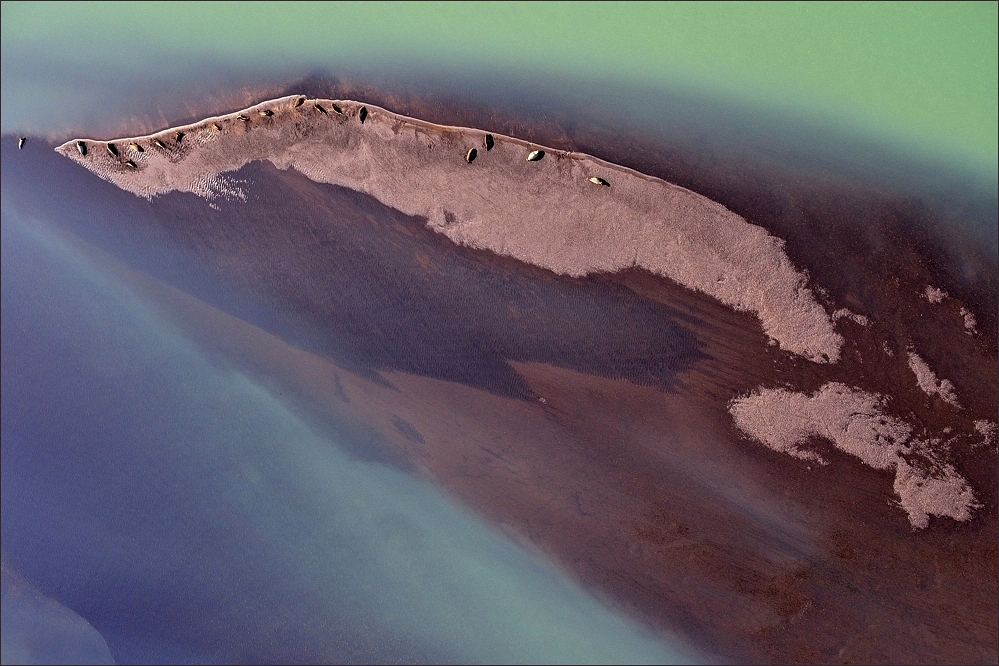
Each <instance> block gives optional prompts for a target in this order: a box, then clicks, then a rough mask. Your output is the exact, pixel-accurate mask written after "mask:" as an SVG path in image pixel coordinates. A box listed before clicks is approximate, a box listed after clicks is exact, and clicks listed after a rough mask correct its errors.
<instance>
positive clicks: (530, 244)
mask: <svg viewBox="0 0 999 666" xmlns="http://www.w3.org/2000/svg"><path fill="white" fill-rule="evenodd" d="M298 99H299V98H298V97H297V96H294V97H284V98H280V99H275V100H271V101H268V102H264V103H262V104H258V105H256V106H254V107H251V108H249V109H245V110H243V111H240V112H237V113H233V114H229V115H226V116H220V117H216V118H208V119H206V120H204V121H201V122H199V123H196V124H193V125H188V126H184V127H179V128H172V129H170V130H164V131H162V132H159V133H157V134H153V135H148V136H142V137H132V138H122V139H118V140H116V141H115V144H116V146H117V147H118V150H119V153H120V154H119V156H118V157H115V156H113V155H111V154H110V153H109V152H108V151H107V149H106V148H105V144H104V143H103V142H98V141H93V140H90V139H86V140H84V141H85V142H86V144H87V145H88V151H87V155H86V156H83V155H81V154H80V153H79V152H78V150H77V148H76V142H77V141H78V140H77V139H74V140H73V141H69V142H67V143H65V144H63V145H62V146H60V147H58V148H57V150H58V151H59V152H60V153H62V154H64V155H66V156H67V157H69V158H70V159H73V160H75V161H76V162H78V163H80V164H82V165H84V166H85V167H86V168H88V169H90V170H91V171H93V172H94V173H96V174H98V175H99V176H100V177H102V178H105V179H107V180H109V181H110V182H112V183H114V184H115V185H117V186H119V187H121V188H123V189H125V190H127V191H130V192H133V193H134V194H136V195H138V196H142V197H147V198H152V197H155V196H157V195H162V194H165V193H167V192H171V191H180V192H192V193H195V194H198V195H200V196H203V197H206V198H209V199H215V198H219V197H222V198H228V199H243V198H245V197H246V196H247V194H248V192H249V191H250V190H249V189H247V188H245V187H242V186H241V185H240V184H238V183H235V182H234V180H233V179H232V178H231V176H227V175H226V174H227V173H228V172H232V171H235V170H237V169H239V168H240V167H242V166H243V165H245V164H247V163H248V162H251V161H253V160H270V161H271V162H272V163H273V164H275V165H276V166H277V167H278V168H281V169H289V168H294V169H296V170H298V171H299V172H301V173H302V174H304V175H306V176H307V177H309V178H311V179H313V180H315V181H318V182H321V183H329V184H332V185H339V186H342V187H346V188H350V189H352V190H357V191H360V192H364V193H366V194H369V195H371V196H373V197H375V198H376V199H378V200H379V201H381V202H382V203H384V204H386V205H388V206H391V207H394V208H397V209H399V210H401V211H402V212H404V213H406V214H409V215H417V216H423V217H425V218H427V220H428V225H429V226H430V228H432V229H434V230H435V231H438V232H440V233H442V234H444V235H446V236H447V237H448V238H450V239H451V240H452V241H454V242H455V243H459V244H462V245H467V246H471V247H476V248H483V249H489V250H492V251H494V252H497V253H499V254H504V255H509V256H511V257H515V258H517V259H519V260H521V261H524V262H528V263H531V264H534V265H536V266H541V267H543V268H547V269H550V270H552V271H554V272H556V273H560V274H566V275H571V276H583V275H586V274H588V273H596V272H614V271H619V270H622V269H625V268H629V267H641V268H645V269H648V270H649V271H651V272H653V273H655V274H657V275H660V276H663V277H666V278H669V279H671V280H674V281H676V282H678V283H679V284H681V285H684V286H686V287H688V288H691V289H695V290H697V291H700V292H703V293H705V294H708V295H709V296H712V297H714V298H716V299H718V300H719V301H721V302H722V303H724V304H725V305H727V306H730V307H732V308H734V309H736V310H740V311H744V312H751V313H754V314H755V315H756V316H757V317H758V318H759V320H760V322H761V323H762V325H763V329H764V331H765V332H766V333H767V335H768V336H770V338H771V339H773V340H774V341H776V342H777V343H778V344H779V345H780V347H781V348H782V349H784V350H787V351H789V352H792V353H794V354H798V355H800V356H802V357H804V358H807V359H809V360H811V361H815V362H817V363H827V362H835V361H837V360H838V359H839V358H840V350H841V347H842V344H843V338H842V336H841V335H840V334H839V333H837V332H836V331H835V330H834V324H833V321H832V319H831V318H830V315H829V313H827V311H826V310H825V308H824V307H823V306H822V305H820V304H819V303H818V302H817V301H816V299H815V296H814V293H813V290H812V289H811V288H810V287H809V286H808V278H807V275H806V274H805V273H804V272H803V271H800V270H798V269H796V268H795V267H794V266H793V265H792V264H791V262H790V260H789V259H788V257H787V255H786V253H785V252H784V242H783V241H782V240H781V239H779V238H776V237H774V236H772V235H770V234H769V233H767V232H766V231H765V230H764V229H763V228H761V227H759V226H756V225H753V224H750V223H749V222H747V221H746V220H744V219H743V218H741V217H740V216H738V215H736V214H735V213H733V212H732V211H729V210H727V209H726V208H724V207H723V206H721V205H719V204H717V203H715V202H713V201H711V200H709V199H707V198H705V197H703V196H700V195H698V194H696V193H694V192H691V191H689V190H686V189H684V188H682V187H678V186H676V185H672V184H670V183H667V182H665V181H663V180H660V179H657V178H652V177H649V176H646V175H643V174H640V173H638V172H635V171H632V170H630V169H626V168H624V167H620V166H617V165H614V164H610V163H608V162H604V161H602V160H599V159H596V158H594V157H590V156H588V155H585V154H581V153H567V152H562V151H558V150H554V149H551V148H547V147H543V146H538V145H535V144H530V143H527V142H525V141H521V140H519V139H515V138H512V137H508V136H503V135H500V134H493V137H494V139H495V145H494V147H493V148H492V150H486V149H485V146H484V143H483V140H484V137H485V135H486V132H485V131H482V130H477V129H469V128H460V127H448V126H440V125H434V124H431V123H427V122H423V121H420V120H416V119H413V118H408V117H405V116H401V115H398V114H395V113H391V112H389V111H386V110H385V109H381V108H379V107H376V106H372V105H366V109H367V111H368V113H367V117H366V118H365V120H364V122H363V123H362V122H361V121H360V117H359V116H360V114H359V112H360V109H361V108H362V107H365V105H363V104H361V103H359V102H353V101H347V100H313V99H308V100H305V101H304V103H302V104H301V105H299V106H296V105H295V102H296V100H298ZM317 103H318V104H319V105H320V106H321V107H322V108H323V109H325V110H326V113H325V114H324V113H322V112H320V111H319V110H317V109H316V107H315V105H316V104H317ZM334 105H335V106H337V107H339V108H340V109H341V110H342V112H343V113H342V114H338V113H336V112H335V111H334ZM267 112H271V113H272V115H266V113H267ZM240 116H241V117H242V118H245V119H247V120H245V121H244V120H241V119H239V117H240ZM178 132H183V133H184V137H183V139H182V140H181V141H180V142H179V143H178V142H177V139H176V137H177V133H178ZM154 140H159V141H162V142H163V144H164V145H165V148H161V147H157V146H156V145H155V144H154ZM133 142H134V143H136V144H137V145H139V146H141V147H142V148H143V151H142V152H139V151H138V150H136V149H135V148H131V147H129V144H130V143H133ZM473 147H474V148H476V149H477V157H476V159H475V160H474V161H473V162H471V163H469V162H467V161H466V155H467V154H468V151H469V149H470V148H473ZM537 149H541V150H544V152H545V156H544V158H543V159H541V160H540V161H535V162H529V161H527V155H528V154H529V153H530V152H531V151H533V150H537ZM126 160H131V161H132V163H133V164H134V167H133V166H131V165H128V164H127V163H126ZM593 176H597V177H599V178H602V179H604V180H605V181H606V182H607V183H609V185H610V186H609V187H607V186H604V185H600V184H594V183H592V182H590V181H589V178H590V177H593Z"/></svg>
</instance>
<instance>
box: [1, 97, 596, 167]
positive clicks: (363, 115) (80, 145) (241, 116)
mask: <svg viewBox="0 0 999 666" xmlns="http://www.w3.org/2000/svg"><path fill="white" fill-rule="evenodd" d="M306 101H307V100H306V98H305V97H296V98H295V100H294V101H293V102H292V103H291V106H292V108H293V109H298V108H300V107H302V106H303V105H304V104H305V102H306ZM330 108H331V109H332V110H333V112H334V113H336V114H337V115H338V116H342V115H344V112H343V109H342V108H340V106H339V105H337V103H336V102H330ZM312 109H313V110H314V111H316V112H317V113H320V114H322V115H324V116H328V115H329V111H328V110H327V108H326V107H325V106H323V105H322V104H320V103H319V100H315V101H314V102H313V103H312ZM257 115H259V116H260V117H261V118H269V117H271V116H273V115H274V111H272V110H271V109H260V110H258V111H257ZM367 117H368V107H366V106H362V107H361V108H360V109H358V112H357V119H358V120H359V121H360V122H361V124H363V123H364V121H365V120H366V119H367ZM235 119H236V120H238V121H240V122H242V123H245V124H249V123H250V122H251V118H250V116H249V115H247V114H246V113H238V114H236V116H235ZM212 127H213V128H214V129H215V131H217V132H221V131H222V126H221V125H220V124H219V123H218V122H213V123H212ZM174 139H175V141H176V142H177V143H178V144H179V143H180V142H181V141H182V140H183V139H184V133H183V132H177V133H175V134H174ZM26 140H27V139H26V138H24V137H21V138H20V139H19V140H18V144H17V147H18V148H23V147H24V144H25V141H26ZM152 144H153V145H154V146H155V147H157V148H159V149H161V150H166V149H167V146H166V144H165V143H164V142H163V141H162V140H161V139H159V138H154V139H152ZM482 145H483V147H484V148H485V149H486V151H487V152H488V151H490V150H492V149H493V146H495V145H496V141H495V139H494V138H493V135H492V134H486V135H485V136H484V137H483V140H482ZM105 146H106V148H107V151H108V153H109V154H110V155H111V156H112V157H114V158H116V159H120V158H121V154H120V152H119V150H118V147H117V146H116V145H115V144H114V143H111V142H108V143H106V144H105ZM128 147H129V148H130V149H131V150H132V151H134V152H136V153H142V152H145V150H144V149H143V147H142V146H141V145H140V144H139V143H138V142H135V141H132V142H130V143H129V144H128ZM76 149H77V150H78V151H79V153H80V155H81V156H83V157H86V156H87V143H86V142H85V141H77V142H76ZM478 155H479V151H478V149H477V148H469V149H468V151H467V152H466V153H465V161H466V162H468V163H469V164H471V163H472V162H474V161H475V158H476V157H478ZM544 157H545V151H544V150H541V149H540V148H539V149H535V150H532V151H530V152H529V153H528V154H527V161H528V162H540V161H541V160H542V159H544ZM124 165H125V166H126V167H128V168H131V169H137V168H138V165H137V164H136V163H135V162H134V161H133V160H130V159H129V160H125V162H124ZM587 180H588V181H589V182H591V183H593V184H594V185H598V186H601V187H610V183H609V182H607V181H606V180H604V179H603V178H601V177H600V176H590V177H588V178H587Z"/></svg>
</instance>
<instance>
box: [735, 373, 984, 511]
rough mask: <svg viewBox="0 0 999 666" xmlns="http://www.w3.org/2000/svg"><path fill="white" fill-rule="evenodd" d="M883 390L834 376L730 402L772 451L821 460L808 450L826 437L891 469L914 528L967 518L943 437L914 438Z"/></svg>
mask: <svg viewBox="0 0 999 666" xmlns="http://www.w3.org/2000/svg"><path fill="white" fill-rule="evenodd" d="M884 404H885V399H884V398H883V397H882V396H879V395H875V394H872V393H867V392H865V391H860V390H857V389H853V388H850V387H848V386H846V385H844V384H840V383H838V382H829V383H828V384H825V385H824V386H822V388H820V389H819V390H818V391H816V392H815V393H813V394H811V395H809V394H806V393H798V392H794V391H788V390H786V389H759V390H757V391H755V392H754V393H752V394H751V395H749V396H746V397H744V398H740V399H737V400H734V401H732V403H731V404H730V405H729V412H730V413H731V414H732V417H733V418H734V419H735V424H736V426H737V427H738V428H739V429H740V430H742V431H743V432H744V433H746V434H747V435H749V436H750V437H752V438H753V439H756V440H758V441H759V442H761V443H763V444H764V445H766V446H767V447H769V448H771V449H773V450H774V451H779V452H781V453H785V454H787V455H790V456H794V457H796V458H801V459H803V460H808V461H814V462H816V463H819V464H824V463H825V462H826V461H825V460H824V459H823V458H822V456H820V455H819V454H818V453H816V452H814V451H812V450H809V449H808V448H806V446H807V443H808V440H809V439H810V438H812V437H821V438H823V439H825V440H828V441H829V442H831V443H832V444H833V445H834V446H835V447H836V448H838V449H840V450H841V451H843V452H845V453H848V454H850V455H852V456H855V457H857V458H859V459H860V460H861V461H862V462H864V463H865V464H867V465H870V466H871V467H873V468H874V469H879V470H894V472H895V482H894V490H895V493H896V494H897V495H898V497H899V504H900V506H901V508H902V509H904V510H905V512H906V514H908V517H909V522H910V523H911V524H912V526H913V528H917V529H922V528H924V527H926V526H927V525H928V524H929V516H931V515H934V516H949V517H951V518H953V519H955V520H959V521H966V520H968V519H969V518H971V512H972V510H973V509H974V508H976V506H977V504H976V502H975V498H974V493H973V491H972V489H971V487H970V486H969V485H968V482H967V481H966V480H965V479H964V478H963V477H962V476H961V475H960V474H958V473H957V471H956V470H955V469H954V467H953V466H952V465H950V464H948V463H946V462H944V461H943V460H942V459H941V458H942V456H941V455H940V454H939V452H941V451H942V450H943V451H945V450H946V448H947V445H946V443H944V442H941V441H940V440H921V439H916V438H913V437H912V436H911V434H912V430H913V429H912V426H910V425H909V424H907V423H906V422H904V421H902V420H900V419H897V418H894V417H892V416H888V415H887V414H885V412H884Z"/></svg>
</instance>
